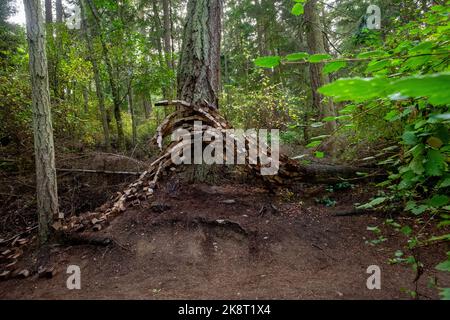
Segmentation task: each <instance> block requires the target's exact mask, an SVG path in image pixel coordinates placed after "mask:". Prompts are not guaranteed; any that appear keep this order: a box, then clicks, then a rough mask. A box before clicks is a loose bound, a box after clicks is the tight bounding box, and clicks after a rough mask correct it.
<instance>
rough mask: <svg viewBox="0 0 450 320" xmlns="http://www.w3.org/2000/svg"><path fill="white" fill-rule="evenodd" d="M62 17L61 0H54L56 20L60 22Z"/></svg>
mask: <svg viewBox="0 0 450 320" xmlns="http://www.w3.org/2000/svg"><path fill="white" fill-rule="evenodd" d="M63 17H64V9H63V5H62V0H56V22H57V23H62V22H63Z"/></svg>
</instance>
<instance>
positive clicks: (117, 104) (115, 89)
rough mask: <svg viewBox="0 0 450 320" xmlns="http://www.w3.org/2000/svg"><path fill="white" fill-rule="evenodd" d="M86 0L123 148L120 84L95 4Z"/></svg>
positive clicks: (118, 145)
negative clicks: (115, 74) (97, 35)
mask: <svg viewBox="0 0 450 320" xmlns="http://www.w3.org/2000/svg"><path fill="white" fill-rule="evenodd" d="M85 1H87V4H88V6H89V9H90V11H91V13H92V16H93V17H94V20H95V22H96V25H97V27H98V29H99V30H98V31H99V39H100V43H101V45H102V51H103V58H104V61H105V64H106V71H107V73H108V77H109V84H110V86H111V91H112V96H113V104H114V118H115V119H116V125H117V148H118V149H119V150H124V149H125V135H124V133H123V122H122V114H121V109H122V99H121V98H120V86H119V83H118V82H117V79H116V77H115V76H114V70H113V65H112V62H111V58H110V55H109V50H108V46H107V45H106V43H105V39H103V35H102V30H101V27H100V26H101V22H100V17H99V15H98V12H97V8H96V7H95V4H94V3H93V2H92V0H85Z"/></svg>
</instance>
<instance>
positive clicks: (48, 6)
mask: <svg viewBox="0 0 450 320" xmlns="http://www.w3.org/2000/svg"><path fill="white" fill-rule="evenodd" d="M45 23H47V24H50V23H53V12H52V0H45Z"/></svg>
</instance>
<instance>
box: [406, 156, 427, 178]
mask: <svg viewBox="0 0 450 320" xmlns="http://www.w3.org/2000/svg"><path fill="white" fill-rule="evenodd" d="M423 163H424V158H423V156H422V155H418V156H417V157H414V159H413V160H412V161H411V162H410V163H409V167H410V168H411V170H412V171H414V173H415V174H417V175H421V174H422V173H424V172H425V168H424V167H423Z"/></svg>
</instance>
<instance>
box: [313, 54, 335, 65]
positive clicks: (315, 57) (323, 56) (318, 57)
mask: <svg viewBox="0 0 450 320" xmlns="http://www.w3.org/2000/svg"><path fill="white" fill-rule="evenodd" d="M328 59H331V56H330V55H329V54H325V53H323V54H322V53H318V54H313V55H312V56H309V62H311V63H319V62H322V61H324V60H328Z"/></svg>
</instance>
